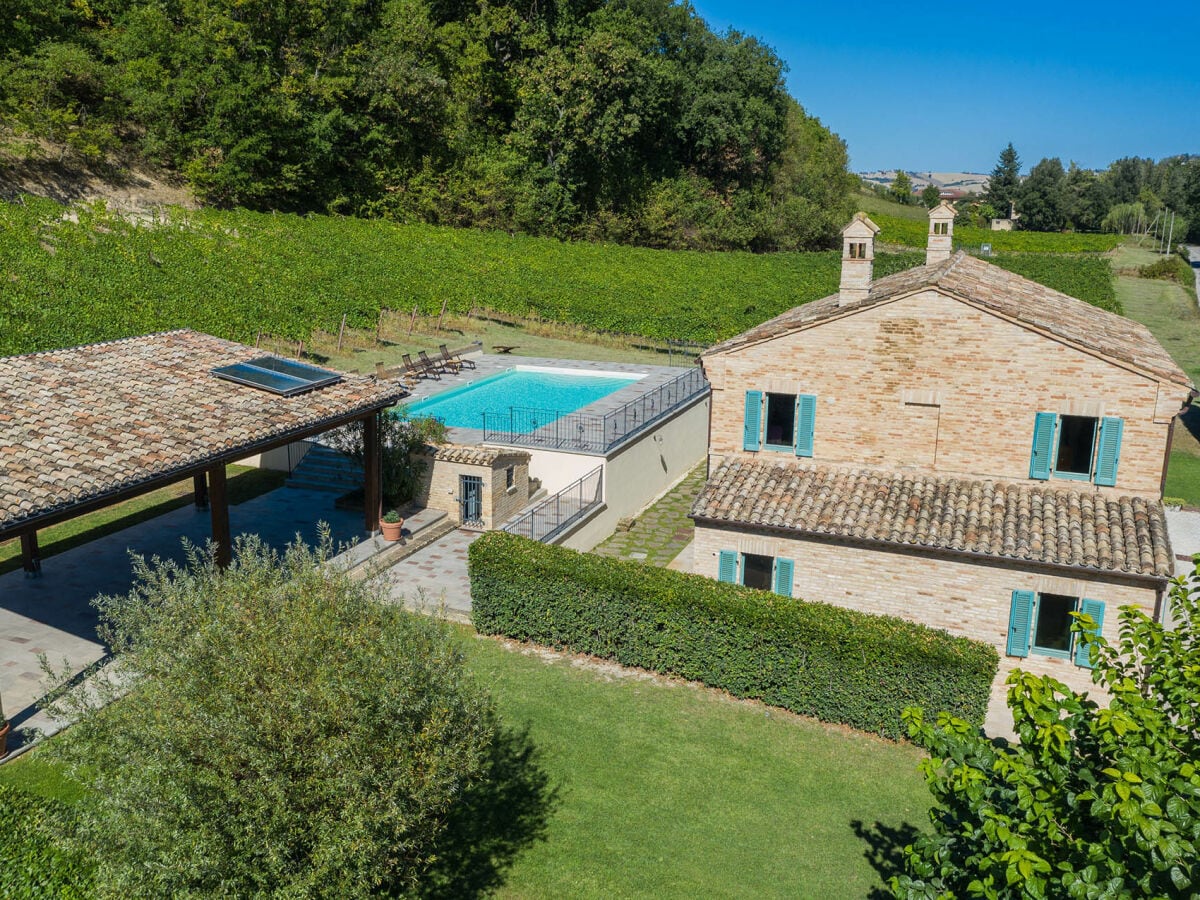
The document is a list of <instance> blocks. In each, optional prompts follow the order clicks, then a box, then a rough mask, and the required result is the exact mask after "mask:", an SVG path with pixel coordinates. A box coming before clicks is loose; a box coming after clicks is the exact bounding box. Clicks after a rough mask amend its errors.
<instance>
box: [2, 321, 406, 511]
mask: <svg viewBox="0 0 1200 900" xmlns="http://www.w3.org/2000/svg"><path fill="white" fill-rule="evenodd" d="M262 355H264V354H263V351H261V350H255V349H254V348H253V347H246V346H243V345H242V344H235V343H233V342H231V341H225V340H221V339H220V338H215V337H211V336H210V335H206V334H200V333H198V332H194V331H172V332H165V333H162V334H152V335H146V336H144V337H136V338H128V339H126V340H119V341H110V342H107V343H103V344H89V345H87V346H83V347H74V348H71V349H66V350H53V351H49V352H45V353H31V354H27V355H25V356H10V357H5V358H0V410H3V414H0V531H7V530H10V529H11V528H14V527H15V526H17V525H20V524H22V523H23V522H24V521H26V520H28V519H31V518H34V517H36V516H39V515H44V514H46V513H49V512H54V511H57V510H59V509H62V508H65V507H67V506H70V505H71V504H74V503H79V502H81V501H85V500H89V499H92V498H94V497H98V496H102V495H104V494H107V493H110V492H112V491H116V490H120V489H123V488H128V487H133V486H135V485H137V484H139V483H141V482H144V481H147V480H149V479H152V478H154V477H157V476H160V475H164V474H167V473H170V472H172V471H174V470H179V469H184V468H187V467H188V466H192V465H195V464H197V463H201V462H203V461H205V460H207V459H213V458H216V457H218V456H221V455H223V454H227V453H231V452H236V451H238V450H240V449H243V448H246V449H247V452H248V453H250V452H253V447H254V446H255V445H257V444H260V443H262V442H264V441H268V440H270V439H272V438H276V437H283V436H285V435H287V434H289V433H292V432H295V431H298V430H302V429H304V428H305V427H310V426H313V425H316V424H318V423H320V422H322V421H324V420H327V419H331V418H336V417H341V416H345V415H351V414H353V413H356V412H359V411H361V412H366V411H368V410H370V409H372V408H377V407H380V406H389V405H391V404H392V403H394V402H395V401H396V400H398V399H400V398H401V397H402V396H404V393H405V392H404V391H403V390H402V389H400V388H399V387H397V386H396V385H395V384H386V383H382V382H376V381H375V380H374V379H371V378H363V377H357V376H345V377H343V379H342V380H341V381H340V382H339V383H337V384H333V385H329V386H328V387H324V388H320V389H318V390H314V391H309V392H308V393H304V394H299V395H296V396H293V397H280V396H277V395H275V394H271V393H268V392H266V391H262V390H258V389H256V388H251V387H246V386H243V385H238V384H234V383H233V382H230V381H226V380H224V379H221V378H217V377H216V376H215V375H212V374H211V371H210V370H211V369H213V368H215V367H217V366H223V365H228V364H230V363H234V362H239V361H244V360H249V359H253V358H255V357H257V356H262Z"/></svg>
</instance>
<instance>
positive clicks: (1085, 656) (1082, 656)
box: [1075, 597, 1104, 669]
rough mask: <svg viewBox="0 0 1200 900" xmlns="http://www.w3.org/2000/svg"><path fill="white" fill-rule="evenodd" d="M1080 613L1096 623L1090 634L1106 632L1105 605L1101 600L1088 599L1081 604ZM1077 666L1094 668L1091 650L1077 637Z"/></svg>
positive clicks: (1089, 631) (1090, 629)
mask: <svg viewBox="0 0 1200 900" xmlns="http://www.w3.org/2000/svg"><path fill="white" fill-rule="evenodd" d="M1079 611H1080V612H1081V613H1083V614H1084V615H1085V616H1091V617H1092V619H1093V620H1094V621H1095V623H1096V627H1095V628H1089V629H1087V631H1088V633H1089V634H1096V635H1098V634H1100V632H1101V631H1103V630H1104V603H1103V602H1102V601H1100V600H1088V599H1087V598H1086V597H1085V598H1084V599H1083V601H1082V602H1081V603H1080V604H1079ZM1075 665H1077V666H1083V667H1084V668H1087V669H1090V668H1092V660H1091V648H1090V647H1089V646H1088V645H1087V643H1085V642H1084V640H1083V638H1082V636H1080V635H1076V636H1075Z"/></svg>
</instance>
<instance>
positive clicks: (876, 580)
mask: <svg viewBox="0 0 1200 900" xmlns="http://www.w3.org/2000/svg"><path fill="white" fill-rule="evenodd" d="M721 550H736V551H738V552H740V553H758V554H762V555H764V556H782V557H785V558H787V559H791V560H793V561H794V562H795V576H794V580H793V589H792V593H793V596H795V597H798V598H801V599H804V600H815V601H820V602H823V603H831V604H835V605H837V606H843V607H847V608H850V609H856V610H860V611H862V612H868V613H876V614H886V615H893V616H899V617H900V618H903V619H908V620H910V621H913V622H919V623H921V624H923V625H929V626H932V627H934V628H944V629H945V630H947V631H949V632H951V633H952V634H955V635H961V636H964V637H969V638H974V639H976V640H979V641H984V642H986V643H989V644H991V645H993V646H994V647H995V648H996V649H997V650H998V651H999V653H1000V671H999V673H998V675H997V676H996V681H995V682H994V684H993V686H992V702H991V706H990V709H991V710H992V711H993V713H997V712H999V713H1003V711H1004V710H1005V704H1004V696H1005V686H1004V679H1005V678H1006V677H1007V676H1008V673H1009V672H1011V671H1012V670H1013V669H1014V668H1020V669H1023V670H1024V671H1027V672H1033V673H1036V674H1039V675H1051V676H1053V677H1054V678H1057V679H1058V680H1059V681H1062V682H1064V683H1065V684H1067V685H1069V686H1071V687H1072V688H1074V689H1076V690H1087V691H1090V692H1092V693H1093V695H1094V696H1096V697H1100V696H1102V693H1101V692H1100V691H1099V689H1098V688H1096V686H1095V685H1093V684H1092V681H1091V670H1090V669H1085V668H1080V667H1078V666H1076V665H1075V664H1074V661H1073V660H1069V659H1059V658H1056V657H1050V656H1040V655H1037V654H1033V653H1031V654H1030V655H1029V656H1027V657H1024V658H1020V657H1013V656H1007V655H1006V649H1007V639H1008V618H1009V610H1010V606H1011V602H1012V592H1013V591H1015V590H1032V591H1037V592H1043V593H1055V594H1064V595H1066V596H1070V597H1088V598H1090V599H1093V600H1100V601H1103V602H1104V603H1105V614H1104V630H1103V633H1104V636H1105V637H1106V638H1108V639H1109V640H1110V641H1112V640H1115V639H1116V636H1117V626H1118V616H1117V613H1118V609H1119V607H1121V606H1126V605H1132V606H1137V607H1139V608H1141V609H1142V610H1144V611H1145V612H1146V613H1147V614H1149V615H1153V614H1154V611H1155V603H1156V601H1157V592H1156V589H1155V588H1154V587H1153V586H1152V585H1147V584H1139V583H1136V582H1133V581H1126V580H1121V579H1112V580H1106V579H1104V578H1102V577H1100V576H1095V575H1091V576H1088V577H1080V578H1073V577H1063V576H1061V575H1055V574H1052V573H1051V572H1050V570H1034V569H1028V568H1026V569H1022V568H1021V567H1019V566H1017V565H1009V564H1005V563H1000V562H998V561H997V562H995V563H992V562H982V561H981V562H972V561H967V560H961V561H959V560H953V559H947V558H943V557H937V556H933V555H930V554H926V553H922V552H921V551H919V550H916V549H914V550H913V551H909V552H905V551H899V550H897V551H890V550H882V549H869V548H865V547H861V546H853V545H848V544H838V543H826V542H822V541H815V540H799V539H796V538H790V537H785V536H780V535H773V534H769V533H765V532H764V533H751V532H739V531H734V530H732V529H726V528H720V527H713V526H709V525H698V526H697V528H696V534H695V545H694V551H695V562H694V571H695V572H696V573H697V574H700V575H705V576H708V577H709V578H716V577H717V559H718V557H717V554H718V553H719V551H721ZM989 718H990V719H991V718H993V716H992V715H989ZM1008 724H1009V726H1011V720H1010V721H1009V723H1008Z"/></svg>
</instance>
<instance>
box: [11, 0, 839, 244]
mask: <svg viewBox="0 0 1200 900" xmlns="http://www.w3.org/2000/svg"><path fill="white" fill-rule="evenodd" d="M783 72H784V65H783V63H782V61H781V60H780V59H779V57H778V56H777V55H776V54H775V52H774V51H772V50H771V49H770V48H768V47H766V46H765V45H763V44H762V43H761V42H760V41H758V40H757V39H755V38H753V37H750V36H748V35H743V34H741V33H738V32H735V31H730V32H728V33H725V34H716V33H714V32H713V31H712V30H710V29H709V28H708V26H707V25H706V24H705V23H704V21H703V20H702V19H701V18H700V17H699V16H698V15H697V14H696V13H695V11H694V10H693V9H692V8H691V7H690V6H689V5H687V4H684V3H679V2H674V0H579V2H572V3H563V4H556V3H549V4H537V3H535V4H526V3H516V2H513V0H498V2H495V3H490V2H489V3H484V2H474V0H382V2H379V0H348V2H342V3H330V2H328V0H294V2H288V3H283V2H280V0H212V2H207V3H203V4H193V3H186V2H180V0H97V2H93V3H91V4H86V3H74V2H70V0H46V2H45V3H28V2H26V0H21V2H19V3H18V9H17V23H16V27H15V28H13V29H11V30H10V31H8V32H6V34H5V35H4V36H3V37H0V124H3V125H4V126H6V127H7V129H8V130H9V132H10V134H11V135H13V136H14V137H15V139H16V140H15V143H18V144H19V143H20V142H21V141H22V140H24V141H25V146H26V147H27V148H28V149H30V150H31V151H32V150H33V149H34V148H35V147H36V144H35V143H34V140H35V139H38V138H50V139H53V140H55V141H56V142H57V143H59V144H60V145H61V146H63V147H65V148H66V149H67V150H68V151H69V152H71V153H75V154H78V155H80V156H84V157H92V158H100V157H103V156H104V155H105V154H106V153H109V152H111V151H113V150H115V149H119V148H124V149H125V150H126V151H131V152H136V153H138V154H141V155H142V156H144V157H146V158H148V159H150V160H152V161H156V162H158V163H160V164H163V165H165V166H168V167H170V168H173V169H175V170H177V171H178V172H180V173H182V175H183V176H184V177H186V179H187V181H188V182H189V183H190V184H191V185H192V187H193V188H194V189H195V191H196V192H197V193H198V195H199V196H200V197H201V198H202V199H203V200H204V201H206V202H208V203H211V204H216V205H221V206H235V205H236V206H246V207H250V208H254V209H280V210H291V211H322V212H343V213H353V214H360V215H362V214H365V215H386V216H390V217H393V218H396V219H398V220H402V221H425V222H431V223H442V224H454V225H472V226H479V227H488V228H504V229H509V230H522V231H528V232H532V233H545V234H554V235H559V236H563V237H596V238H603V239H612V240H618V241H623V242H630V243H641V244H648V245H651V246H680V245H683V246H696V247H700V248H708V247H713V248H725V247H737V248H747V249H757V250H769V249H777V248H783V247H786V248H792V247H797V246H800V247H813V246H816V245H823V244H826V243H828V242H829V241H830V240H831V238H832V236H833V235H834V234H835V232H836V229H837V228H838V227H840V225H841V224H842V223H843V222H844V220H845V218H846V217H847V216H848V215H849V212H850V209H849V206H848V204H849V199H848V198H849V194H850V191H851V189H852V188H853V186H854V179H853V178H852V177H851V176H850V175H849V174H848V172H847V170H846V164H847V157H846V149H845V145H844V144H843V143H842V141H841V140H840V139H838V138H837V137H836V136H835V135H833V134H831V133H830V132H829V131H828V129H826V128H824V127H823V126H822V125H821V124H820V123H819V122H818V121H817V120H816V119H814V118H813V117H811V116H808V115H807V114H806V113H805V112H804V111H803V109H802V108H801V107H800V106H799V104H798V103H796V101H794V100H793V99H792V98H790V97H789V96H788V94H787V92H786V90H785V88H784V84H783Z"/></svg>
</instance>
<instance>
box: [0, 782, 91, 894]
mask: <svg viewBox="0 0 1200 900" xmlns="http://www.w3.org/2000/svg"><path fill="white" fill-rule="evenodd" d="M0 809H2V810H3V811H4V816H3V821H4V824H3V826H0V829H2V830H0V896H3V897H4V898H5V900H26V898H38V900H48V898H51V897H53V898H62V900H71V898H77V897H88V896H91V883H92V873H91V868H90V867H89V866H88V865H87V864H86V862H85V861H83V860H79V859H76V858H75V857H72V856H68V855H66V854H64V853H63V852H61V851H60V850H59V849H58V848H57V847H55V846H54V843H53V839H52V838H51V837H50V829H49V826H50V823H51V821H52V820H53V819H55V818H58V817H61V816H66V815H69V811H68V809H67V807H66V806H64V805H63V804H61V803H59V802H58V801H56V800H49V799H46V798H45V797H36V796H34V795H32V794H27V793H25V792H24V791H20V790H18V789H16V788H14V787H10V786H9V785H6V784H0Z"/></svg>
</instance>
